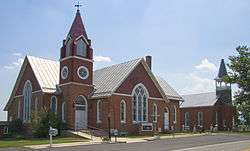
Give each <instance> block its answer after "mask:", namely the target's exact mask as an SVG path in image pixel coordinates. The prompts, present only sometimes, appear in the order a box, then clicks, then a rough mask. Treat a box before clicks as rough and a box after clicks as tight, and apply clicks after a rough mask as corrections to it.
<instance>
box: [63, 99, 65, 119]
mask: <svg viewBox="0 0 250 151" xmlns="http://www.w3.org/2000/svg"><path fill="white" fill-rule="evenodd" d="M62 122H65V102H63V103H62Z"/></svg>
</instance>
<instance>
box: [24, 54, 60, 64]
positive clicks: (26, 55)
mask: <svg viewBox="0 0 250 151" xmlns="http://www.w3.org/2000/svg"><path fill="white" fill-rule="evenodd" d="M26 57H27V58H29V57H32V58H36V59H43V60H49V61H53V62H56V63H59V61H56V60H53V59H49V58H44V57H36V56H31V55H26Z"/></svg>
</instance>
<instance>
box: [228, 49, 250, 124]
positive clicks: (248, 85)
mask: <svg viewBox="0 0 250 151" xmlns="http://www.w3.org/2000/svg"><path fill="white" fill-rule="evenodd" d="M236 51H237V54H236V55H234V56H230V57H229V60H230V63H229V64H228V66H229V68H230V69H231V70H232V72H230V73H229V76H227V77H225V81H226V82H230V83H235V84H237V85H238V87H239V90H238V91H237V92H236V94H235V102H234V103H235V105H236V107H237V110H238V111H239V112H240V114H241V116H242V117H243V118H244V119H245V123H244V124H247V125H250V49H249V47H247V46H239V47H237V48H236Z"/></svg>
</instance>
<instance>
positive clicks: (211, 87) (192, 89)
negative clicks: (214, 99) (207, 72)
mask: <svg viewBox="0 0 250 151" xmlns="http://www.w3.org/2000/svg"><path fill="white" fill-rule="evenodd" d="M184 80H185V81H186V86H185V87H184V88H183V89H181V93H182V94H192V93H203V92H211V91H215V82H214V80H213V79H210V78H204V77H201V76H199V75H197V74H194V73H190V74H188V75H187V76H185V77H184ZM183 84H184V83H183Z"/></svg>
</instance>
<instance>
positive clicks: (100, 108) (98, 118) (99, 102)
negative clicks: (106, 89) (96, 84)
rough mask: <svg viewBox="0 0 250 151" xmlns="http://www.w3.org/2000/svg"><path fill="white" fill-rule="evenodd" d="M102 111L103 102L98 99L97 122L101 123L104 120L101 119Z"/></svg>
mask: <svg viewBox="0 0 250 151" xmlns="http://www.w3.org/2000/svg"><path fill="white" fill-rule="evenodd" d="M101 112H102V102H101V100H98V101H97V104H96V122H97V123H101V122H102V120H101V118H102V117H101V116H102V115H101Z"/></svg>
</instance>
